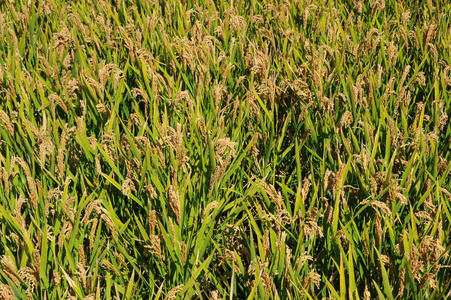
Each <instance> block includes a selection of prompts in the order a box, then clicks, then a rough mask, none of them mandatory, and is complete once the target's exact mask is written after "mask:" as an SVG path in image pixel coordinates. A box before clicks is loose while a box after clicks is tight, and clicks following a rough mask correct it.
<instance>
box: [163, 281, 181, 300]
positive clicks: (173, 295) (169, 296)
mask: <svg viewBox="0 0 451 300" xmlns="http://www.w3.org/2000/svg"><path fill="white" fill-rule="evenodd" d="M183 287H184V285H183V284H181V285H178V286H176V287H174V288H172V289H171V290H170V291H169V292H168V293H167V295H166V297H164V300H174V299H175V298H177V294H178V293H179V292H181V291H182V290H183Z"/></svg>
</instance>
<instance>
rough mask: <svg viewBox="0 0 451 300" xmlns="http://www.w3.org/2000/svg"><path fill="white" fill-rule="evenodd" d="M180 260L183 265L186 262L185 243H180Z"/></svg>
mask: <svg viewBox="0 0 451 300" xmlns="http://www.w3.org/2000/svg"><path fill="white" fill-rule="evenodd" d="M179 245H180V259H181V260H182V263H183V264H184V263H185V262H186V258H187V248H188V247H187V245H186V243H185V242H180V243H179Z"/></svg>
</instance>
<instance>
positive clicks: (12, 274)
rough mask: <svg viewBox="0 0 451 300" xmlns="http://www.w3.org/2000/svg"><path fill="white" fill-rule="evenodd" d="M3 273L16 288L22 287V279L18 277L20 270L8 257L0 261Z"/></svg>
mask: <svg viewBox="0 0 451 300" xmlns="http://www.w3.org/2000/svg"><path fill="white" fill-rule="evenodd" d="M0 264H1V265H2V267H3V268H2V270H3V272H4V273H5V274H6V275H7V276H8V277H9V279H11V281H12V282H14V284H15V285H16V286H20V279H19V277H18V275H19V274H18V270H17V267H16V264H15V263H14V261H13V260H12V259H11V258H10V257H9V256H6V255H3V256H2V257H1V259H0Z"/></svg>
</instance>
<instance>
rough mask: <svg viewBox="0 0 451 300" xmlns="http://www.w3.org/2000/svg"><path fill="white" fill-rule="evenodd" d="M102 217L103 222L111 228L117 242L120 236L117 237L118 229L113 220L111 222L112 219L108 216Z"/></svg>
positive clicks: (102, 215)
mask: <svg viewBox="0 0 451 300" xmlns="http://www.w3.org/2000/svg"><path fill="white" fill-rule="evenodd" d="M100 217H101V218H102V219H103V221H105V223H106V224H107V225H108V227H109V228H110V231H111V235H112V236H113V238H114V239H115V240H117V238H118V235H117V231H116V227H115V226H114V222H113V220H111V218H110V217H109V216H107V215H106V214H101V215H100Z"/></svg>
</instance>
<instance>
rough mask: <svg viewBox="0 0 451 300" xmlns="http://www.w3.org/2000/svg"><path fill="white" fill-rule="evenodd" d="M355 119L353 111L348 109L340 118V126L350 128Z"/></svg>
mask: <svg viewBox="0 0 451 300" xmlns="http://www.w3.org/2000/svg"><path fill="white" fill-rule="evenodd" d="M353 121H354V118H353V116H352V113H351V112H350V111H346V112H345V113H344V114H343V116H342V117H341V119H340V123H339V125H338V126H339V127H340V128H343V127H344V128H349V126H350V124H352V122H353Z"/></svg>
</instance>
